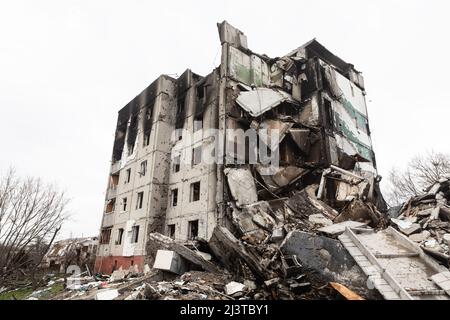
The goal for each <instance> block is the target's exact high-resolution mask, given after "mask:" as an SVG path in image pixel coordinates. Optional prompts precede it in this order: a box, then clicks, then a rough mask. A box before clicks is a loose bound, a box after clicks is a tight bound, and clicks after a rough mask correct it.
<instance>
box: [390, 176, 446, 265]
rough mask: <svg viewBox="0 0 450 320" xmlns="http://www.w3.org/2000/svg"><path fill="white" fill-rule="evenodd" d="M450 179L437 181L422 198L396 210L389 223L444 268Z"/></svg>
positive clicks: (414, 199) (413, 199)
mask: <svg viewBox="0 0 450 320" xmlns="http://www.w3.org/2000/svg"><path fill="white" fill-rule="evenodd" d="M449 204H450V177H445V178H442V179H440V180H439V181H437V182H436V183H435V184H433V185H431V186H430V187H428V188H427V189H426V190H425V193H424V194H423V195H420V196H417V197H413V198H411V199H410V200H409V201H407V202H406V203H405V204H404V205H403V206H401V207H400V208H398V209H399V210H398V211H397V217H392V218H391V221H392V222H393V223H394V224H395V225H396V226H397V228H398V230H399V231H400V232H402V233H403V234H405V235H406V236H408V238H409V239H411V240H412V241H414V242H417V243H418V244H420V246H421V248H422V249H423V250H424V251H425V252H426V253H428V254H429V255H430V256H432V257H433V258H435V259H436V260H438V261H439V262H440V263H442V264H443V265H445V266H447V267H449V263H450V254H449V246H450V206H449Z"/></svg>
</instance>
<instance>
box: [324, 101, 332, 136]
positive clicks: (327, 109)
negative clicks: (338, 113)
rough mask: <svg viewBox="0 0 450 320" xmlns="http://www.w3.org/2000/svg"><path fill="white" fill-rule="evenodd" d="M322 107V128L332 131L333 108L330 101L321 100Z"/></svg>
mask: <svg viewBox="0 0 450 320" xmlns="http://www.w3.org/2000/svg"><path fill="white" fill-rule="evenodd" d="M323 106H324V115H323V119H324V126H325V127H326V128H328V129H332V128H333V126H334V121H333V107H332V105H331V101H330V100H328V99H323Z"/></svg>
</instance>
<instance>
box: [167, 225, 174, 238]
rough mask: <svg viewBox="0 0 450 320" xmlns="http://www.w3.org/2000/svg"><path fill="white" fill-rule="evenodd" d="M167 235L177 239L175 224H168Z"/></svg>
mask: <svg viewBox="0 0 450 320" xmlns="http://www.w3.org/2000/svg"><path fill="white" fill-rule="evenodd" d="M167 235H168V236H169V237H171V238H172V239H175V224H169V225H167Z"/></svg>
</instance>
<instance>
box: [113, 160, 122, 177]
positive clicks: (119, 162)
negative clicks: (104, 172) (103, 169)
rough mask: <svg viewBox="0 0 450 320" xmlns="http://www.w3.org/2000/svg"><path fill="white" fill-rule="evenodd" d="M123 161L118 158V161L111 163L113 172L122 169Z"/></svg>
mask: <svg viewBox="0 0 450 320" xmlns="http://www.w3.org/2000/svg"><path fill="white" fill-rule="evenodd" d="M120 165H121V161H120V160H117V161H116V162H114V163H112V164H111V174H115V173H117V172H119V170H120Z"/></svg>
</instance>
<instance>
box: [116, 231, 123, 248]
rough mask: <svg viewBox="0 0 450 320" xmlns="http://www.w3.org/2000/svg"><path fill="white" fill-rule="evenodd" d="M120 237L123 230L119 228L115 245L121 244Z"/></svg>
mask: <svg viewBox="0 0 450 320" xmlns="http://www.w3.org/2000/svg"><path fill="white" fill-rule="evenodd" d="M122 237H123V228H120V229H119V230H118V232H117V240H116V244H122Z"/></svg>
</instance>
